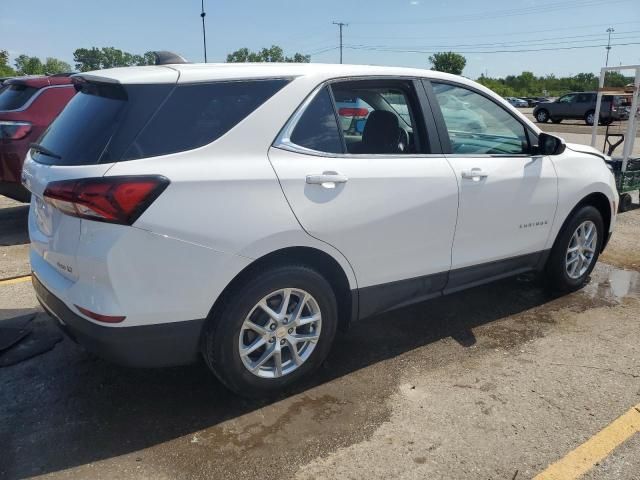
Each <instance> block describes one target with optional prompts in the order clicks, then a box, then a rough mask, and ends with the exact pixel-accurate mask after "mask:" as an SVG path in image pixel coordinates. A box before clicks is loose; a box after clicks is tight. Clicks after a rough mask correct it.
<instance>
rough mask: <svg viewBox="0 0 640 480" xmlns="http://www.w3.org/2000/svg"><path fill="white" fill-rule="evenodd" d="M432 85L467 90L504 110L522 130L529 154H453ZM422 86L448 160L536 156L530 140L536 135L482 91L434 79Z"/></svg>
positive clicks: (453, 82)
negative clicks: (438, 84)
mask: <svg viewBox="0 0 640 480" xmlns="http://www.w3.org/2000/svg"><path fill="white" fill-rule="evenodd" d="M432 83H442V84H446V85H451V86H454V87H458V88H464V89H467V90H470V91H472V92H473V93H476V94H478V95H480V96H482V97H484V98H486V99H487V100H489V101H491V102H493V103H494V104H495V105H496V106H498V107H499V108H501V109H502V110H504V111H505V112H506V113H507V114H509V115H510V116H511V117H512V118H513V119H514V120H515V121H516V122H518V123H519V124H520V125H521V126H522V128H523V129H524V134H525V137H526V138H527V143H528V144H529V152H527V153H454V152H453V147H452V145H451V138H450V137H449V130H448V129H447V125H446V123H445V121H444V116H443V115H442V110H441V108H440V104H439V103H438V99H437V98H436V94H435V91H434V90H433V85H432ZM423 84H424V87H425V90H426V92H427V97H428V98H429V103H430V104H432V105H435V107H432V109H433V116H434V118H435V121H436V126H437V127H438V134H439V135H440V137H441V138H440V142H441V143H442V149H443V153H444V154H445V155H446V156H447V157H450V158H470V157H482V158H490V157H499V158H500V157H502V158H504V157H534V156H538V155H535V154H534V153H532V151H533V147H534V146H535V145H534V144H533V142H532V138H533V139H535V140H537V139H538V135H537V133H536V132H535V131H533V130H532V129H531V128H530V127H529V126H528V125H527V124H526V123H524V122H523V121H522V119H520V118H518V117H517V116H516V115H514V113H513V112H512V111H510V110H509V109H507V108H505V107H504V105H501V104H500V102H498V101H497V100H495V99H494V98H491V97H490V96H488V95H487V94H486V93H484V92H483V91H481V90H479V89H477V88H475V87H473V86H470V85H465V84H463V83H459V82H455V81H452V80H441V79H436V78H426V79H424V80H423Z"/></svg>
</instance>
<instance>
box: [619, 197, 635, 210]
mask: <svg viewBox="0 0 640 480" xmlns="http://www.w3.org/2000/svg"><path fill="white" fill-rule="evenodd" d="M632 205H633V202H632V200H631V195H630V194H628V193H623V194H622V195H620V205H619V206H618V212H620V213H623V212H627V211H629V210H631V206H632Z"/></svg>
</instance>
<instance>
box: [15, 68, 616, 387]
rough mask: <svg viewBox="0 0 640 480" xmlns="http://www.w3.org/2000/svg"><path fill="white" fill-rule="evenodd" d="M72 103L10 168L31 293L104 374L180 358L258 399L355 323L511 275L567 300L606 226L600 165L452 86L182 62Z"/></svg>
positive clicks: (610, 197) (469, 88) (100, 75)
mask: <svg viewBox="0 0 640 480" xmlns="http://www.w3.org/2000/svg"><path fill="white" fill-rule="evenodd" d="M76 88H77V90H78V91H79V93H78V94H77V95H76V96H75V97H74V98H73V100H71V102H70V103H69V105H68V106H67V107H66V109H65V110H64V111H63V112H62V113H61V114H60V116H59V117H58V118H57V119H56V121H55V122H54V123H53V124H52V125H51V127H50V128H49V129H48V130H47V131H46V132H45V134H44V135H43V137H42V138H41V140H40V143H39V144H37V145H32V148H31V150H30V152H29V154H28V155H27V158H26V162H25V165H24V172H23V183H24V184H25V185H26V186H27V188H28V189H29V190H30V191H31V192H32V193H33V196H32V203H31V211H30V214H29V231H30V236H31V242H32V243H31V265H32V269H33V282H34V286H35V289H36V292H37V295H38V298H39V299H40V301H41V303H42V305H43V307H44V308H45V309H46V310H47V311H48V312H49V313H50V314H51V315H52V316H53V317H55V318H56V319H57V320H58V321H59V323H60V324H61V326H62V327H63V328H64V330H66V331H67V332H68V333H69V335H70V336H71V337H72V338H74V339H76V340H77V341H78V342H79V343H81V344H82V345H84V346H85V347H86V348H87V349H89V350H91V351H93V352H96V353H97V354H99V355H101V356H104V357H105V358H108V359H111V360H113V361H116V362H119V363H123V364H128V365H134V366H161V365H176V364H184V363H188V362H191V361H194V360H196V359H197V357H198V355H200V354H202V356H203V357H204V359H205V360H206V362H207V364H208V365H209V366H210V367H211V369H212V370H213V372H214V373H215V374H216V375H217V376H218V377H219V378H220V380H222V382H224V384H225V385H227V386H228V387H229V388H230V389H232V390H234V391H236V392H240V393H242V394H245V395H261V394H265V393H269V392H272V391H277V390H279V389H281V388H283V387H284V386H286V385H288V384H290V383H291V382H293V381H295V380H297V379H299V378H300V377H302V376H303V375H307V374H309V373H310V372H311V371H313V370H314V369H315V368H317V367H318V366H319V365H320V363H321V362H322V361H323V360H324V359H325V357H326V356H327V354H328V352H329V349H330V347H331V344H332V341H333V339H334V336H335V333H336V330H337V329H338V328H345V327H347V326H348V325H349V324H350V323H351V322H354V321H357V320H360V319H362V318H364V317H369V316H371V315H374V314H378V313H381V312H385V311H388V310H390V309H393V308H396V307H399V306H403V305H407V304H410V303H414V302H420V301H423V300H425V299H428V298H432V297H436V296H440V295H443V294H447V293H450V292H454V291H457V290H460V289H463V288H467V287H471V286H474V285H478V284H481V283H484V282H489V281H491V280H495V279H497V278H502V277H505V276H509V275H514V274H518V273H521V272H527V271H543V272H545V274H546V276H547V278H548V282H549V283H550V284H552V285H553V286H554V287H556V288H560V289H563V290H572V289H576V288H579V287H580V286H582V285H583V283H584V282H585V281H586V279H587V277H588V275H589V273H590V272H591V270H592V269H593V267H594V264H595V262H596V260H597V258H598V255H599V253H600V252H601V251H602V249H603V248H604V247H605V245H606V243H607V240H608V237H609V235H610V233H611V231H612V229H613V226H614V222H615V215H616V207H617V205H616V204H617V201H618V196H617V193H616V188H615V184H614V179H613V176H612V174H611V172H610V171H609V169H608V168H607V166H606V165H605V162H604V158H603V156H602V155H601V154H599V153H598V152H597V151H595V150H594V149H592V148H589V147H585V146H578V145H565V143H564V142H563V141H562V140H560V139H558V138H556V137H552V136H550V135H547V134H544V133H541V132H540V130H539V129H538V128H537V127H536V126H535V125H534V124H532V123H531V122H530V121H528V120H527V119H526V118H525V117H524V116H522V115H521V114H520V113H519V112H518V111H516V110H515V109H514V108H513V107H512V106H510V105H509V104H508V103H507V102H505V101H504V100H503V99H501V98H500V97H499V96H497V95H496V94H494V93H493V92H491V91H490V90H488V89H486V88H484V87H482V86H481V85H478V84H477V83H474V82H472V81H470V80H467V79H465V78H461V77H457V76H453V75H447V74H443V73H438V72H431V71H426V70H417V69H407V68H385V67H371V66H349V65H319V64H306V65H286V64H265V65H258V64H240V65H238V64H229V65H214V64H202V65H191V64H186V65H170V66H150V67H132V68H121V69H113V70H102V71H96V72H90V73H84V74H80V75H78V76H76ZM341 102H342V105H343V106H342V107H339V108H338V107H336V104H337V103H338V104H340V103H341ZM344 105H347V106H346V107H345V106H344ZM349 105H356V106H357V108H355V107H354V108H351V107H349ZM456 105H457V107H456ZM356 110H357V111H356ZM341 116H344V117H348V119H349V121H344V122H343V121H341V118H340V117H341ZM354 118H355V121H356V122H358V123H357V125H354V121H353V119H354Z"/></svg>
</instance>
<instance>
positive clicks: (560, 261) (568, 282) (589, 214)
mask: <svg viewBox="0 0 640 480" xmlns="http://www.w3.org/2000/svg"><path fill="white" fill-rule="evenodd" d="M587 220H590V221H592V222H593V223H594V224H595V226H596V231H597V233H598V238H597V242H596V247H595V252H594V254H593V259H592V261H591V264H590V265H589V268H587V270H586V271H585V272H584V273H583V274H582V275H581V276H580V277H578V278H571V277H570V276H569V274H568V273H567V271H566V265H565V261H566V255H567V249H568V248H569V242H570V241H571V237H572V236H573V234H574V232H575V231H576V229H577V228H578V226H579V225H580V224H582V222H585V221H587ZM604 235H605V232H604V222H603V220H602V215H601V214H600V212H599V211H598V209H597V208H595V207H593V206H591V205H585V206H583V207H580V208H579V209H577V210H576V211H575V212H574V213H573V214H572V215H571V217H569V219H568V220H567V221H566V222H565V224H564V225H563V227H562V229H561V230H560V233H559V234H558V237H557V238H556V241H555V243H554V245H553V248H552V249H551V253H550V255H549V258H548V259H547V265H546V267H545V276H546V280H547V285H548V286H549V287H550V288H551V289H552V290H555V291H559V292H572V291H575V290H578V289H579V288H581V287H582V286H583V285H584V284H585V283H586V281H587V279H588V278H589V275H590V274H591V271H592V270H593V268H594V267H595V265H596V262H597V261H598V257H599V255H600V251H601V250H602V242H603V240H604Z"/></svg>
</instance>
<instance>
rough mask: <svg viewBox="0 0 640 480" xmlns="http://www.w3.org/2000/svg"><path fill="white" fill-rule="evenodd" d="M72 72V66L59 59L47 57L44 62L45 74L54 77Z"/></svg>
mask: <svg viewBox="0 0 640 480" xmlns="http://www.w3.org/2000/svg"><path fill="white" fill-rule="evenodd" d="M68 72H71V65H69V64H68V63H67V62H63V61H62V60H59V59H57V58H53V57H47V58H46V59H45V62H44V73H46V74H48V75H53V74H54V73H68Z"/></svg>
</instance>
